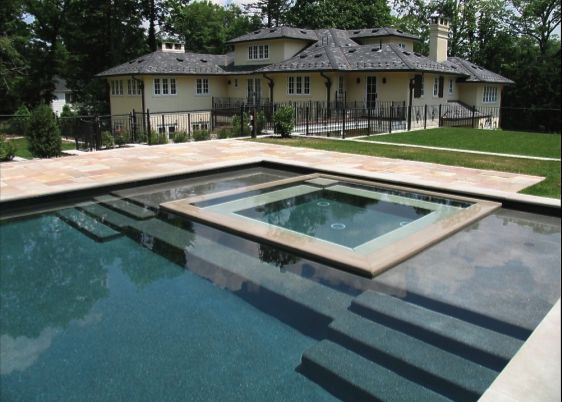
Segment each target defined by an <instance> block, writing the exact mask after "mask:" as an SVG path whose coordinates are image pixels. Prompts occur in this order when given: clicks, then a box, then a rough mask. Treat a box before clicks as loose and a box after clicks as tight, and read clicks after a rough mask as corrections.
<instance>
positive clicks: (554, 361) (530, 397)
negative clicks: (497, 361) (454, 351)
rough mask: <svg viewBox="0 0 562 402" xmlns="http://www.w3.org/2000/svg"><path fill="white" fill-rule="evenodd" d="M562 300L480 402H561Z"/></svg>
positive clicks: (544, 319) (556, 304)
mask: <svg viewBox="0 0 562 402" xmlns="http://www.w3.org/2000/svg"><path fill="white" fill-rule="evenodd" d="M560 341H561V338H560V299H558V301H557V302H556V303H555V304H554V306H553V307H552V309H551V310H550V311H549V312H548V314H547V315H546V316H545V317H544V318H543V320H542V321H541V322H540V323H539V325H538V326H537V328H535V330H534V331H533V333H532V334H531V336H530V337H529V339H527V341H526V342H525V343H524V344H523V346H522V347H521V349H519V351H518V352H517V353H516V354H515V356H514V357H513V358H512V359H511V360H510V362H509V363H508V364H507V366H506V367H505V368H504V369H503V370H502V372H501V373H500V374H499V376H498V377H497V378H496V379H495V381H494V382H493V383H492V385H490V387H489V388H488V389H487V390H486V392H485V393H484V394H483V395H482V397H481V398H480V399H479V401H480V402H534V401H536V402H559V401H560V400H561V398H562V395H561V390H560V373H561V370H560V365H561V354H560Z"/></svg>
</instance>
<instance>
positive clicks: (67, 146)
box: [9, 138, 76, 159]
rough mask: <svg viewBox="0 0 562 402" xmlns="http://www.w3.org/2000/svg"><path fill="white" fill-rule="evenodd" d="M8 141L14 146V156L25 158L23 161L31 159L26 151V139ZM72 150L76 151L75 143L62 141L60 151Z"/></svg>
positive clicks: (27, 150)
mask: <svg viewBox="0 0 562 402" xmlns="http://www.w3.org/2000/svg"><path fill="white" fill-rule="evenodd" d="M9 141H10V142H12V143H14V144H15V145H16V156H19V157H20V158H25V159H31V158H33V156H32V155H31V152H29V149H27V139H26V138H17V139H15V140H9ZM72 149H76V143H75V142H74V141H72V142H68V141H63V142H62V150H63V151H69V150H72Z"/></svg>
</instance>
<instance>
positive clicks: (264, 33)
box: [227, 26, 318, 43]
mask: <svg viewBox="0 0 562 402" xmlns="http://www.w3.org/2000/svg"><path fill="white" fill-rule="evenodd" d="M282 38H287V39H300V40H305V41H311V42H316V41H317V40H318V36H317V35H316V32H315V31H314V30H312V29H301V28H293V27H285V26H283V27H274V28H262V29H258V30H256V31H253V32H250V33H247V34H246V35H242V36H239V37H237V38H234V39H231V40H229V41H228V42H227V43H240V42H253V41H260V40H271V39H282Z"/></svg>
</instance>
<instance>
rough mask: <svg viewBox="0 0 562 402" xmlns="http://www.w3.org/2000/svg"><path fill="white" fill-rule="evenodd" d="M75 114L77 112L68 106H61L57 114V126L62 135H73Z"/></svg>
mask: <svg viewBox="0 0 562 402" xmlns="http://www.w3.org/2000/svg"><path fill="white" fill-rule="evenodd" d="M77 116H78V114H77V113H76V112H74V111H72V109H71V108H70V106H68V105H64V106H63V108H62V112H61V114H60V116H59V127H60V131H61V135H62V136H63V137H74V132H75V131H76V130H75V129H74V128H75V126H76V122H77V121H76V118H77Z"/></svg>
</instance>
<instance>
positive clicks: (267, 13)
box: [246, 0, 290, 28]
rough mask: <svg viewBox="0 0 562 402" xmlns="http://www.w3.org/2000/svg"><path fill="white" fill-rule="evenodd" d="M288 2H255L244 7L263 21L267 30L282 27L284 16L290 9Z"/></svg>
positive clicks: (276, 0)
mask: <svg viewBox="0 0 562 402" xmlns="http://www.w3.org/2000/svg"><path fill="white" fill-rule="evenodd" d="M289 3H290V2H289V1H288V0H257V1H255V2H253V3H250V4H249V5H247V6H246V9H247V10H249V11H254V12H256V11H257V13H258V14H259V15H260V16H261V18H262V20H265V26H267V27H268V28H271V27H274V26H275V27H277V26H279V25H283V24H284V22H285V19H286V14H287V12H288V11H289V8H290V4H289Z"/></svg>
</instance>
